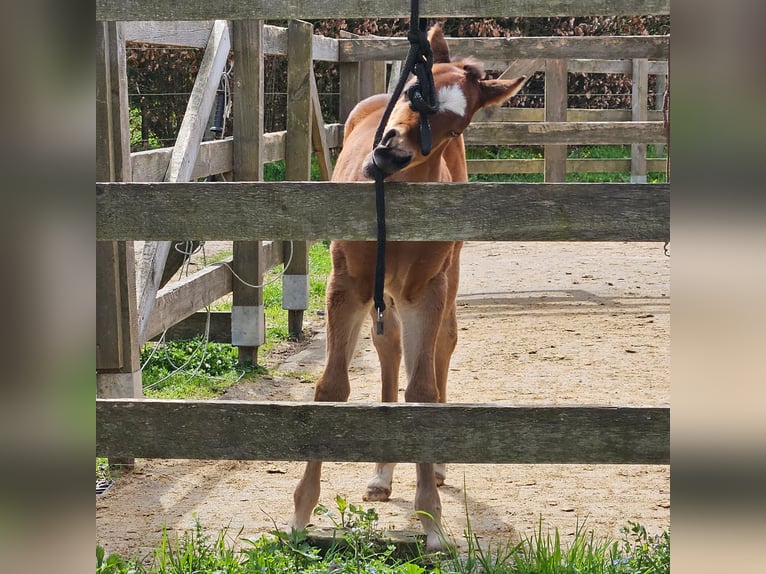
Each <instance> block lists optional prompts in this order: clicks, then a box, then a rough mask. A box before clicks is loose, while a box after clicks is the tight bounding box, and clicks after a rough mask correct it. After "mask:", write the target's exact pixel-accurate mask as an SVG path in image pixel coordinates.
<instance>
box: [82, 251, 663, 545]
mask: <svg viewBox="0 0 766 574" xmlns="http://www.w3.org/2000/svg"><path fill="white" fill-rule="evenodd" d="M461 270H462V271H461V288H460V292H459V295H458V322H459V328H460V340H459V342H458V347H457V350H456V351H455V354H454V356H453V359H452V363H451V369H450V371H451V372H450V379H449V384H448V401H450V402H466V403H470V402H481V403H491V402H502V403H513V404H519V405H542V404H559V405H563V404H587V405H657V406H662V405H669V403H670V259H668V258H667V257H665V255H664V254H663V249H662V244H660V243H467V244H466V245H465V247H464V250H463V260H462V266H461ZM321 321H322V320H321V317H313V318H311V319H310V325H311V326H312V327H313V329H314V331H315V336H314V338H313V340H312V342H311V343H310V344H309V345H308V347H306V348H304V349H302V350H301V351H300V352H298V353H297V354H293V355H289V356H286V355H285V354H281V355H278V356H279V357H280V359H279V360H280V364H279V365H274V374H273V375H272V376H269V377H264V378H262V379H260V380H258V381H255V382H247V383H240V384H238V385H237V386H235V387H234V388H232V389H231V390H230V391H228V392H227V394H226V395H225V396H224V397H223V398H236V399H246V400H299V401H302V400H311V398H312V391H313V389H312V385H311V383H309V382H307V378H309V377H308V376H307V375H315V374H317V373H318V372H320V371H321V368H322V360H323V351H324V339H323V334H324V331H323V324H322V322H321ZM364 333H365V334H366V336H365V337H364V338H363V339H362V340H361V341H360V344H359V346H358V348H357V352H356V355H355V359H354V361H353V363H352V368H351V379H352V394H351V398H350V400H351V401H376V400H378V397H379V382H378V367H377V363H376V356H375V351H374V349H373V348H372V344H371V341H370V338H369V334H367V333H369V329H366V330H365V331H364ZM402 381H404V376H402ZM403 385H404V382H402V383H401V385H400V386H402V387H403ZM400 394H401V395H402V396H403V388H402V389H400ZM402 400H403V399H402ZM509 440H512V439H509ZM302 469H303V463H301V462H281V461H262V462H260V461H258V462H241V461H195V460H145V459H139V460H138V461H137V462H136V470H135V472H133V473H131V474H128V475H126V476H124V477H122V478H120V479H119V480H117V481H116V482H115V484H114V485H113V486H112V487H111V488H110V489H109V490H108V491H107V492H106V493H105V494H103V495H101V496H98V497H97V498H96V537H97V542H98V543H99V544H101V545H103V546H104V547H105V548H106V550H107V552H119V553H121V554H123V555H127V556H133V555H138V556H143V555H144V554H145V553H146V551H147V549H148V548H151V547H153V546H155V545H156V544H157V543H158V542H159V540H160V536H161V533H162V529H163V527H167V528H168V529H169V530H170V531H174V532H179V533H180V532H182V531H184V530H187V529H190V528H191V527H193V526H194V522H195V519H198V520H199V521H200V523H201V524H202V525H203V526H204V527H206V528H208V529H211V530H213V531H217V530H218V529H221V528H224V527H227V526H228V527H230V529H231V531H232V532H234V533H236V532H238V531H239V530H240V528H242V529H243V535H244V536H247V537H257V536H258V535H259V534H261V533H264V532H267V531H269V530H271V529H273V528H274V525H275V524H276V525H277V526H279V527H283V526H284V525H285V523H286V522H287V519H288V518H289V516H290V513H291V511H292V491H293V488H294V487H295V485H296V483H297V481H298V479H299V478H300V475H301V473H302ZM371 472H372V465H371V464H361V463H326V464H325V466H324V471H323V475H322V498H321V500H320V502H322V503H323V504H325V505H326V506H330V507H333V506H334V498H335V495H336V494H341V495H343V496H344V497H346V498H347V499H348V500H349V501H350V502H352V503H355V504H361V505H363V506H365V507H375V508H376V509H377V510H378V512H379V514H380V527H381V528H383V529H396V530H418V529H419V526H418V521H417V518H416V516H415V515H414V512H413V506H412V500H413V497H414V491H415V470H414V466H413V465H411V464H401V465H399V466H398V467H397V470H396V473H395V477H394V489H393V493H392V498H391V500H390V501H389V502H386V503H366V502H363V501H362V494H363V493H364V488H365V484H366V482H367V480H368V478H369V477H370V476H371ZM440 493H441V499H442V506H443V514H444V522H445V525H446V526H447V528H448V529H449V530H451V532H452V533H453V535H454V536H455V537H456V539H457V542H458V543H460V542H462V534H463V531H464V529H465V527H466V515H468V516H469V518H470V521H471V527H472V529H473V531H474V532H475V533H476V534H478V535H479V536H480V537H481V538H482V539H484V540H487V541H488V540H497V539H501V538H503V539H507V538H509V537H510V538H512V539H517V538H518V537H519V536H521V535H523V534H527V535H529V534H531V533H532V532H534V531H535V530H536V529H537V527H538V524H539V522H540V520H542V524H543V528H544V529H545V528H547V527H558V528H559V531H560V532H561V533H562V534H563V535H567V536H571V535H572V534H573V533H574V530H575V527H576V526H577V525H578V524H579V525H580V526H582V525H583V524H584V527H585V530H586V531H593V533H594V535H595V536H596V537H602V536H616V535H619V533H620V528H621V527H622V526H623V525H625V524H627V522H628V521H629V520H631V521H637V522H640V523H642V524H643V525H644V526H646V527H647V529H648V530H649V532H656V531H658V530H659V529H662V528H668V527H669V525H670V468H669V467H668V466H643V465H480V464H451V465H448V467H447V481H446V484H445V485H444V486H443V487H442V488H441V489H440ZM315 524H316V525H317V526H330V523H329V521H328V520H327V519H326V518H321V519H319V518H318V519H317V520H316V521H315Z"/></svg>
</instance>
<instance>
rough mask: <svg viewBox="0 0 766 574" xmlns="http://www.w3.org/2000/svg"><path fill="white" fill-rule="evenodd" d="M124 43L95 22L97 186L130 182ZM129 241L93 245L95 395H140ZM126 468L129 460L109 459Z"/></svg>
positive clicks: (114, 26) (116, 29) (115, 29)
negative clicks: (94, 254) (107, 183)
mask: <svg viewBox="0 0 766 574" xmlns="http://www.w3.org/2000/svg"><path fill="white" fill-rule="evenodd" d="M130 179H131V172H130V128H129V125H128V77H127V74H126V63H125V42H124V40H123V35H122V31H121V26H120V24H119V23H117V22H96V180H97V181H130ZM136 311H137V305H136V280H135V256H134V252H133V242H132V241H98V242H97V243H96V394H97V396H98V397H101V398H130V397H140V396H141V395H142V386H141V365H140V360H139V344H138V318H137V313H136ZM109 462H110V464H112V465H120V466H123V467H127V468H130V467H132V466H133V462H134V461H133V458H121V459H116V458H112V459H110V461H109Z"/></svg>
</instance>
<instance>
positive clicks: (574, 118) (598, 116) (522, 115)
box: [141, 106, 663, 153]
mask: <svg viewBox="0 0 766 574" xmlns="http://www.w3.org/2000/svg"><path fill="white" fill-rule="evenodd" d="M632 117H633V114H632V112H631V110H586V109H580V108H569V109H567V115H566V121H568V122H588V123H591V122H629V121H631V119H632ZM646 119H647V120H648V121H652V122H661V121H662V120H663V117H662V111H661V110H651V111H650V112H649V114H648V116H647V118H646ZM542 121H545V110H544V109H543V108H498V107H497V106H495V107H490V108H485V109H483V110H479V112H478V113H476V114H475V115H474V116H473V124H476V125H480V124H481V123H482V122H515V123H519V122H542ZM141 153H147V152H141Z"/></svg>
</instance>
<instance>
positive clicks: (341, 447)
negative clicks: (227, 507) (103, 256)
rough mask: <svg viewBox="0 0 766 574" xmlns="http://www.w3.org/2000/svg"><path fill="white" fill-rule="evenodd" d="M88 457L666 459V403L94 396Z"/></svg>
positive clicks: (520, 461) (665, 461)
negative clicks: (92, 442) (93, 435)
mask: <svg viewBox="0 0 766 574" xmlns="http://www.w3.org/2000/svg"><path fill="white" fill-rule="evenodd" d="M96 454H97V455H100V456H114V455H123V456H127V455H130V456H136V457H142V458H191V459H237V460H327V461H353V462H374V461H380V460H388V461H401V462H462V463H504V464H505V463H515V464H548V463H559V464H569V463H572V464H590V463H593V464H596V463H609V464H669V463H670V409H669V408H668V407H598V406H553V407H550V406H538V407H535V406H533V407H523V406H514V405H507V404H449V403H447V404H424V403H419V404H391V403H378V404H353V403H314V404H311V403H308V404H307V403H284V402H248V401H159V400H143V401H130V400H98V401H96Z"/></svg>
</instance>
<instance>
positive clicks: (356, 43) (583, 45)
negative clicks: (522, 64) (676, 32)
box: [338, 36, 670, 62]
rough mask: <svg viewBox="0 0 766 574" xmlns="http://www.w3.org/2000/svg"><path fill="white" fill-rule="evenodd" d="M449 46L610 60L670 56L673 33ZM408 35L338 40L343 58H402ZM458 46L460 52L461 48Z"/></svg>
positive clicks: (528, 56)
mask: <svg viewBox="0 0 766 574" xmlns="http://www.w3.org/2000/svg"><path fill="white" fill-rule="evenodd" d="M448 41H449V42H450V50H451V51H453V52H454V53H461V54H470V55H471V56H473V57H475V58H479V59H481V60H535V59H538V58H559V59H572V58H579V59H582V58H584V59H593V60H607V59H612V58H614V57H615V56H616V55H619V56H620V57H621V58H626V59H631V58H650V59H653V60H662V59H667V58H668V56H669V54H670V36H545V37H512V38H451V39H449V40H448ZM408 50H409V41H408V40H407V39H406V38H354V39H340V40H338V57H339V59H340V61H341V62H356V61H359V60H401V59H404V58H406V57H407V51H408ZM458 50H459V52H458Z"/></svg>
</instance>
